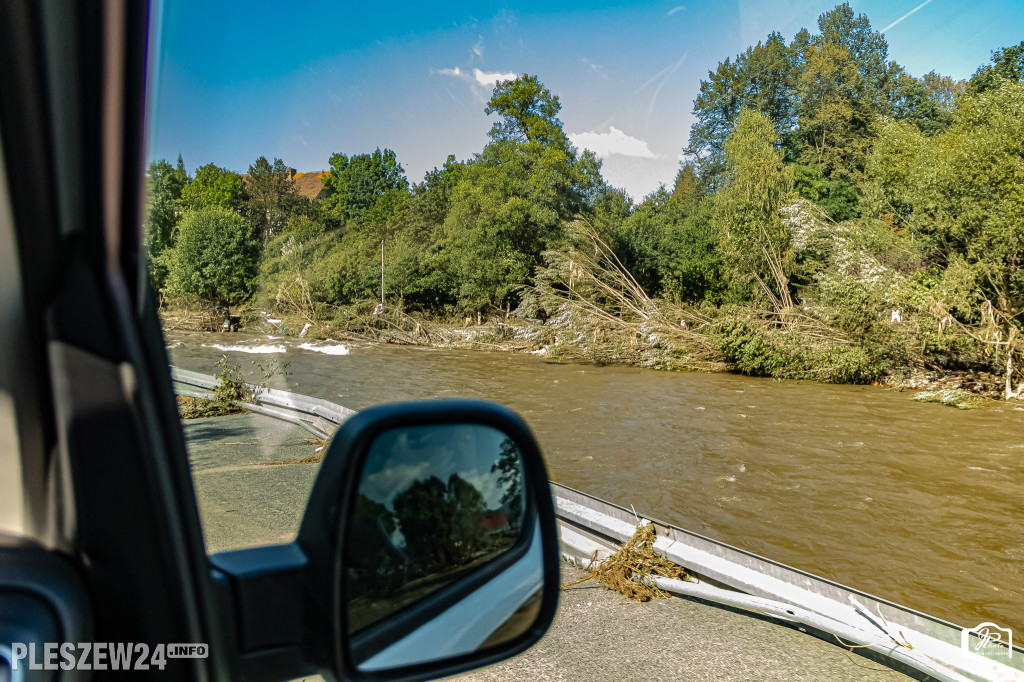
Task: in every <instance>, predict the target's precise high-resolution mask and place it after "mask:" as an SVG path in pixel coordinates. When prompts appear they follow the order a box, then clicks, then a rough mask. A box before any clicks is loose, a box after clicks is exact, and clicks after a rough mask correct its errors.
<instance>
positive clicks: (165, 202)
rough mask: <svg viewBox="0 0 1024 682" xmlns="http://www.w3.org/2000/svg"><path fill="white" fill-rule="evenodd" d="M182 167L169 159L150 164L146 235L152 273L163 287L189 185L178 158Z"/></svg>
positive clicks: (145, 224)
mask: <svg viewBox="0 0 1024 682" xmlns="http://www.w3.org/2000/svg"><path fill="white" fill-rule="evenodd" d="M178 163H179V166H180V169H175V168H174V167H173V166H171V164H170V163H168V162H167V160H166V159H159V160H157V161H151V162H150V163H149V165H148V166H147V167H146V212H145V216H144V218H143V234H144V236H145V241H146V252H147V254H148V256H149V263H150V273H151V275H152V277H153V282H154V285H155V286H156V288H157V289H160V288H162V287H163V284H164V280H165V279H166V277H167V268H166V264H165V263H164V260H165V258H164V252H165V251H166V250H167V249H168V248H170V247H171V245H172V243H173V238H174V228H175V227H176V226H177V224H178V217H179V213H180V211H181V192H182V189H184V187H185V186H186V185H187V184H188V176H187V175H186V174H185V170H184V163H183V162H182V161H181V157H180V156H179V157H178Z"/></svg>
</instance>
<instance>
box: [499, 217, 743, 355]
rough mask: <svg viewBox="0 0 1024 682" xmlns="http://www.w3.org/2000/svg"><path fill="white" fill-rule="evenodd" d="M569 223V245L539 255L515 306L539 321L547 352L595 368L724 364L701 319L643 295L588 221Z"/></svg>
mask: <svg viewBox="0 0 1024 682" xmlns="http://www.w3.org/2000/svg"><path fill="white" fill-rule="evenodd" d="M573 227H574V231H573V235H574V238H573V246H572V247H571V248H568V249H565V250H559V251H547V252H545V254H544V259H545V267H543V268H540V269H539V270H538V271H537V275H536V277H535V285H534V286H533V287H531V288H530V289H528V290H526V291H524V294H523V303H522V305H520V307H519V309H518V310H517V314H518V315H519V316H520V317H525V318H528V319H537V320H539V321H543V322H544V323H545V325H544V326H545V328H546V331H547V334H546V336H547V337H548V341H549V345H548V346H547V349H546V352H547V354H549V355H553V356H557V357H562V358H566V359H579V360H589V361H591V362H593V363H595V364H598V365H602V364H611V363H616V364H631V365H638V366H641V367H650V368H654V369H679V370H697V371H705V372H707V371H722V370H725V369H728V365H727V363H725V362H724V361H723V356H722V353H721V352H720V351H719V350H718V349H717V348H716V347H715V343H714V341H713V339H712V338H711V337H710V335H709V334H708V330H707V327H708V325H710V324H712V322H713V321H712V319H711V318H710V317H709V316H707V315H705V314H703V313H702V312H701V311H700V310H698V309H695V308H684V307H681V306H677V305H674V304H671V303H669V302H667V301H663V300H655V299H652V298H650V297H649V296H648V295H647V294H646V293H645V292H644V290H643V288H642V287H641V286H640V284H639V283H637V281H636V279H635V278H634V277H633V275H632V274H630V272H629V271H628V270H627V269H626V268H625V267H624V266H623V265H622V263H621V262H620V261H619V259H618V257H617V256H616V255H615V253H614V251H613V250H612V249H611V248H610V247H609V246H608V244H606V243H605V242H604V241H603V240H602V239H601V238H600V237H599V236H598V235H597V234H596V233H595V232H594V231H593V230H592V229H590V228H589V226H587V225H586V224H585V223H583V222H582V221H577V223H575V224H574V226H573ZM544 336H545V335H540V338H542V339H543V337H544Z"/></svg>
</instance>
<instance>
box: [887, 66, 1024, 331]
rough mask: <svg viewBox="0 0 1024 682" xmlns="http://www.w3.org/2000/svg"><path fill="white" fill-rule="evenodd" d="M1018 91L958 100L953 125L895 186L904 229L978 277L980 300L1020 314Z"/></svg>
mask: <svg viewBox="0 0 1024 682" xmlns="http://www.w3.org/2000/svg"><path fill="white" fill-rule="evenodd" d="M1022 159H1024V84H1022V83H1013V82H1010V81H1006V82H1004V84H1003V85H1002V86H1001V87H999V88H995V89H992V90H987V91H984V92H982V93H981V94H978V95H974V96H964V97H962V98H961V99H960V100H959V107H958V109H957V111H956V115H955V119H954V123H953V125H952V126H951V127H950V128H949V129H947V130H946V131H944V132H943V133H941V134H939V135H937V136H935V137H932V138H929V139H928V140H927V141H924V142H922V143H921V144H919V145H918V146H917V148H916V154H913V156H912V159H911V160H910V162H909V163H908V164H907V166H906V168H905V175H904V176H903V178H902V179H901V181H902V183H901V184H902V185H903V186H904V187H905V190H904V191H905V192H906V195H907V198H908V201H909V203H910V204H911V205H912V207H913V213H912V214H911V215H910V216H909V219H908V224H909V226H910V228H911V229H912V231H913V232H914V233H915V234H916V235H918V236H919V237H921V238H923V239H924V240H925V243H926V244H927V245H928V246H929V247H930V248H931V249H932V253H931V254H930V255H931V256H932V257H933V258H934V259H935V260H936V261H938V262H940V263H943V262H944V261H946V258H947V257H948V256H947V255H946V254H949V253H950V252H951V251H952V252H955V253H957V254H960V255H961V256H963V257H964V258H965V259H966V262H967V263H968V264H970V266H971V267H972V268H973V267H976V268H978V271H979V272H980V273H983V278H982V279H981V286H982V288H983V290H984V291H985V292H986V297H988V298H991V299H992V300H993V302H994V303H996V304H997V306H998V307H999V308H1000V309H1002V310H1005V311H1006V312H1008V313H1010V314H1016V312H1017V311H1019V310H1021V309H1024V274H1022V266H1024V198H1022V196H1021V193H1020V188H1021V187H1022V186H1024V161H1022Z"/></svg>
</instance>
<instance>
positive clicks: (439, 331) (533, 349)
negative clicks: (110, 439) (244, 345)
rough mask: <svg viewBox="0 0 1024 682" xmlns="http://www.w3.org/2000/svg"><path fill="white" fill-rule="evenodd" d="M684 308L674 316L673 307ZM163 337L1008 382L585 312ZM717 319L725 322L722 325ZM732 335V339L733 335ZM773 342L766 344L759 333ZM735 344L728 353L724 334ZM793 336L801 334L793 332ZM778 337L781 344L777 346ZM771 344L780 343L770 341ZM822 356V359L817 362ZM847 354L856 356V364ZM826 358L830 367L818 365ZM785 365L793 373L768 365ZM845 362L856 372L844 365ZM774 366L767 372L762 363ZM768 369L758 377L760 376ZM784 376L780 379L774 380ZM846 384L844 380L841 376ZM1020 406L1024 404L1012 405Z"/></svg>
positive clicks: (256, 313) (204, 318)
mask: <svg viewBox="0 0 1024 682" xmlns="http://www.w3.org/2000/svg"><path fill="white" fill-rule="evenodd" d="M675 312H678V311H675ZM160 317H161V321H162V323H163V326H164V331H165V333H166V332H173V331H192V332H210V333H215V334H218V335H219V334H221V333H225V334H228V335H230V334H231V333H233V332H242V333H245V334H249V335H265V336H267V337H268V338H272V339H278V340H280V339H282V338H298V339H304V340H306V341H308V342H315V341H334V342H341V343H346V342H347V343H379V344H386V345H398V346H425V347H430V348H445V349H462V350H484V351H504V352H510V353H529V354H533V355H538V356H542V357H545V358H548V359H551V360H556V361H566V362H580V363H590V364H593V365H596V366H604V365H620V366H636V367H645V368H650V369H659V370H669V371H702V372H728V373H737V374H750V375H754V376H758V375H761V376H764V375H768V376H775V377H776V378H792V379H803V380H811V381H817V382H820V383H870V384H873V385H876V386H883V387H886V388H891V389H893V390H896V391H910V392H912V395H913V398H914V399H915V400H920V401H922V402H937V403H942V404H945V405H949V406H952V407H957V408H959V409H972V408H977V407H982V406H984V405H986V404H988V403H990V402H993V401H1003V400H1004V398H1005V390H1006V389H1005V377H1003V376H1000V375H998V374H996V373H995V372H992V371H988V369H989V368H986V367H984V366H982V365H981V364H980V363H978V362H976V361H972V360H968V359H963V358H958V357H955V356H952V355H945V356H939V357H933V358H931V359H930V360H923V359H922V360H919V361H917V362H915V363H913V364H910V365H908V366H888V367H887V368H886V370H885V371H877V372H871V373H867V372H866V370H863V369H859V368H858V367H859V366H858V365H857V364H856V363H858V361H860V362H863V360H862V358H860V357H859V356H858V355H857V354H856V352H855V351H852V350H848V349H844V350H845V353H844V352H843V350H841V351H840V352H838V353H836V352H834V351H830V350H829V349H824V350H823V349H818V352H817V353H809V352H808V350H807V348H806V347H801V340H800V339H799V338H794V339H792V340H790V339H787V338H786V331H785V330H781V331H779V330H768V331H767V332H758V331H756V330H753V329H752V326H751V325H750V324H745V325H743V328H736V327H737V326H739V325H736V324H731V325H730V327H731V328H730V329H726V330H724V331H723V330H716V331H715V332H714V333H708V332H707V331H705V330H703V329H702V326H703V327H706V326H708V325H709V324H712V323H713V321H712V320H710V319H708V318H704V319H699V318H696V317H693V316H691V319H690V324H689V325H687V324H686V319H681V320H680V324H679V325H678V326H677V325H675V324H671V325H669V324H667V323H666V322H665V321H664V317H665V316H664V315H661V316H660V317H661V318H662V321H661V322H660V323H657V322H654V323H648V324H646V325H627V326H623V325H621V324H619V325H617V324H614V323H611V322H610V321H609V320H601V319H596V318H592V319H589V320H585V321H583V322H582V323H581V320H580V319H579V316H573V315H569V314H563V315H560V316H556V317H554V318H549V319H547V320H546V321H540V320H537V319H525V318H521V317H516V316H509V315H506V314H502V315H499V316H492V317H490V318H485V317H483V316H482V315H477V316H475V317H472V316H471V317H465V318H464V319H463V320H462V321H461V324H460V323H457V322H455V321H453V320H450V319H449V320H439V319H436V318H431V317H428V316H424V315H420V314H408V313H406V312H404V311H402V310H400V309H394V308H385V309H384V310H383V312H381V311H380V310H379V309H375V307H374V306H372V305H370V304H364V305H361V306H360V305H355V306H350V307H348V308H343V309H339V311H338V314H337V315H336V316H335V318H334V319H333V320H327V321H323V320H309V319H306V318H303V317H301V316H297V315H277V316H275V315H274V314H271V313H269V312H267V311H264V310H260V309H256V308H244V309H240V310H239V312H238V313H237V314H236V315H233V316H232V318H231V320H230V324H229V327H228V329H229V330H230V331H226V330H225V328H224V326H223V324H222V322H223V321H222V320H220V319H219V318H218V319H215V317H217V316H216V315H214V314H213V313H212V311H210V310H206V309H198V308H193V309H189V308H168V309H165V310H163V311H161V314H160ZM720 323H721V322H720V321H719V324H720ZM730 331H732V332H733V334H734V335H733V336H729V332H730ZM764 336H767V337H768V339H767V340H766V339H764V338H762V337H764ZM726 337H728V338H730V339H732V342H731V343H730V344H727V345H731V348H726V349H725V350H722V349H720V348H719V346H721V345H723V342H722V338H726ZM794 337H797V335H796V334H794ZM779 339H781V341H779ZM773 341H774V342H775V343H779V344H781V345H777V346H776V345H772V343H773ZM751 346H752V347H753V349H752V348H750V347H751ZM730 350H731V351H732V352H733V354H734V355H735V354H736V353H745V354H746V355H745V357H747V358H748V359H749V356H750V355H752V354H754V353H756V354H758V355H759V356H764V358H760V357H759V358H758V359H757V360H756V361H752V362H755V363H756V365H757V366H756V367H755V368H754V369H755V371H750V369H751V368H750V367H749V366H747V367H744V366H743V363H741V362H737V361H735V359H734V360H733V361H730V360H729V359H728V358H729V351H730ZM817 356H821V357H817ZM847 356H853V358H852V359H851V358H850V357H847ZM821 359H825V361H826V362H828V363H831V364H829V365H828V366H820V365H821V362H820V360H821ZM772 362H774V363H776V364H779V363H788V364H789V367H790V368H789V369H786V368H779V367H774V369H775V373H774V374H773V373H772V371H771V370H772V369H773V366H772V365H771V363H772ZM843 363H846V364H847V365H850V364H851V363H852V365H853V366H849V367H847V366H844V364H843ZM766 365H768V366H766ZM758 369H760V370H764V371H756V370H758ZM779 374H781V376H778V375H779ZM843 379H845V380H843ZM1014 402H1019V401H1014Z"/></svg>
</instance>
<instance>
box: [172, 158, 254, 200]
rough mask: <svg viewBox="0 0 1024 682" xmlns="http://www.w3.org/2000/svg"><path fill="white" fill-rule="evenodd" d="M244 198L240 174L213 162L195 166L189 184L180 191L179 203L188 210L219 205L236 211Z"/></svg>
mask: <svg viewBox="0 0 1024 682" xmlns="http://www.w3.org/2000/svg"><path fill="white" fill-rule="evenodd" d="M244 200H245V187H244V186H243V185H242V178H241V176H240V175H238V173H233V172H231V171H229V170H227V169H226V168H221V167H220V166H217V165H216V164H213V163H208V164H206V165H205V166H200V167H199V168H197V169H196V174H195V177H194V178H192V182H191V184H189V185H187V186H186V187H184V188H183V189H182V192H181V203H182V205H183V206H184V207H185V208H186V209H189V210H196V209H200V208H207V207H210V206H221V207H223V208H226V209H228V210H231V211H237V210H238V209H240V208H241V206H242V203H243V201H244Z"/></svg>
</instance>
